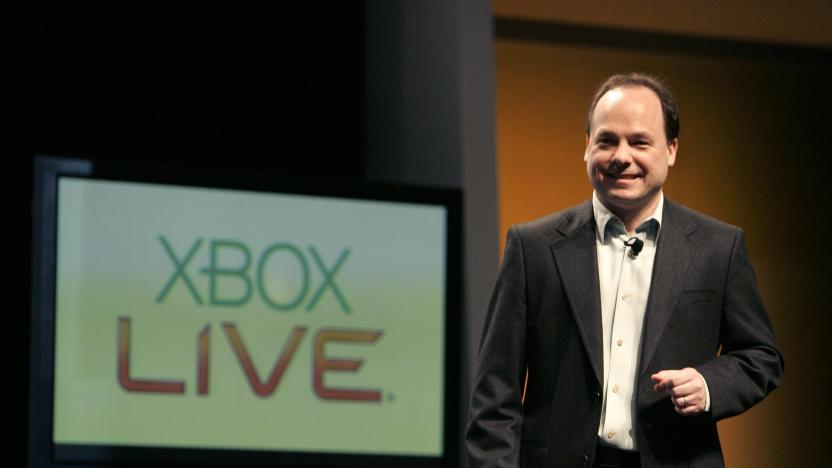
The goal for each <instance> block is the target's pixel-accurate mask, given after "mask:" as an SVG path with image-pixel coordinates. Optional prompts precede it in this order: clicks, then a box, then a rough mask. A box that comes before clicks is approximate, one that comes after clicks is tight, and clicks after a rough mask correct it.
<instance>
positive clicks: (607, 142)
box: [595, 137, 615, 148]
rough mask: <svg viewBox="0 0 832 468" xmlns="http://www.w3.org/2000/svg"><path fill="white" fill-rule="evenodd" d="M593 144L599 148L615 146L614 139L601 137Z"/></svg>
mask: <svg viewBox="0 0 832 468" xmlns="http://www.w3.org/2000/svg"><path fill="white" fill-rule="evenodd" d="M595 144H596V145H598V146H599V147H600V148H609V147H610V146H615V139H613V138H610V137H601V138H599V139H598V141H596V142H595Z"/></svg>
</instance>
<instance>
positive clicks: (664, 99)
mask: <svg viewBox="0 0 832 468" xmlns="http://www.w3.org/2000/svg"><path fill="white" fill-rule="evenodd" d="M622 86H644V87H645V88H648V89H650V90H651V91H653V92H654V93H656V96H658V98H659V101H660V102H661V104H662V115H663V116H664V135H665V137H666V138H667V141H668V143H669V142H671V141H673V139H674V138H677V137H678V136H679V107H678V106H677V105H676V99H674V98H673V94H671V92H670V89H668V87H667V86H666V85H665V84H664V83H662V81H661V80H660V79H659V78H657V77H655V76H652V75H648V74H646V73H619V74H616V75H613V76H611V77H609V78H607V79H606V81H604V82H603V83H601V86H599V87H598V90H597V91H595V96H594V97H593V98H592V102H590V104H589V112H587V114H586V134H587V136H589V130H590V126H591V124H592V114H593V113H594V112H595V106H596V105H597V104H598V101H599V100H601V98H602V97H603V96H604V95H605V94H607V91H610V90H612V89H615V88H620V87H622Z"/></svg>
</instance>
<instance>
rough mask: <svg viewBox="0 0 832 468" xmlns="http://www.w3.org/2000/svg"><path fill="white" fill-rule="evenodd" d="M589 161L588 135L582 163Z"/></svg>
mask: <svg viewBox="0 0 832 468" xmlns="http://www.w3.org/2000/svg"><path fill="white" fill-rule="evenodd" d="M587 159H589V134H587V135H586V148H585V149H584V161H586V160H587Z"/></svg>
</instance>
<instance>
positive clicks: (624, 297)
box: [621, 293, 632, 301]
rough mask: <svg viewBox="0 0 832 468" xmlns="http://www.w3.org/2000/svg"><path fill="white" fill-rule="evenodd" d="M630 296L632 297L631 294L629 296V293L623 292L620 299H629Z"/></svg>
mask: <svg viewBox="0 0 832 468" xmlns="http://www.w3.org/2000/svg"><path fill="white" fill-rule="evenodd" d="M630 297H632V296H630V293H624V295H623V296H621V299H623V300H625V301H629V300H630Z"/></svg>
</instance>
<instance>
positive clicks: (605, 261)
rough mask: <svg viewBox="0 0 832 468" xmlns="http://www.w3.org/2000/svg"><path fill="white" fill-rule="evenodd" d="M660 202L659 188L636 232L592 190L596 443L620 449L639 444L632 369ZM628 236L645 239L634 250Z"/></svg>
mask: <svg viewBox="0 0 832 468" xmlns="http://www.w3.org/2000/svg"><path fill="white" fill-rule="evenodd" d="M663 207H664V195H663V194H660V195H659V202H658V203H657V204H656V209H655V210H654V211H653V213H652V214H651V215H650V216H649V217H648V218H647V219H646V220H645V221H644V222H642V223H641V224H640V225H639V226H638V227H637V228H636V230H635V232H632V233H628V232H627V230H626V229H625V227H624V224H623V223H622V222H621V220H620V219H618V217H616V216H615V215H614V214H612V212H610V210H608V209H607V208H606V207H605V206H604V205H603V204H602V203H601V201H600V200H599V199H598V195H597V194H595V193H593V194H592V210H593V213H594V215H595V223H596V226H597V228H598V229H597V232H596V234H597V235H596V239H595V240H596V247H597V255H598V279H599V284H600V287H601V291H600V292H601V324H602V328H603V343H604V392H603V398H604V399H603V406H602V407H601V421H600V424H599V426H598V437H599V440H600V441H601V443H603V444H606V445H610V446H612V447H616V448H620V449H624V450H638V446H637V445H636V439H635V434H634V431H633V429H634V428H635V427H637V426H636V424H638V421H637V410H636V394H635V390H636V373H637V372H638V364H639V355H640V354H641V336H642V333H641V331H642V325H643V324H644V312H645V309H646V307H647V296H648V294H649V293H650V280H651V278H652V274H653V259H654V258H655V256H656V241H657V240H658V236H659V233H660V230H661V223H662V208H663ZM632 237H636V238H639V239H641V240H642V241H643V242H644V247H643V248H642V250H641V252H640V253H639V254H638V255H637V256H633V255H632V250H631V249H630V247H626V246H625V245H624V243H625V242H626V241H627V240H628V239H630V238H632Z"/></svg>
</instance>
